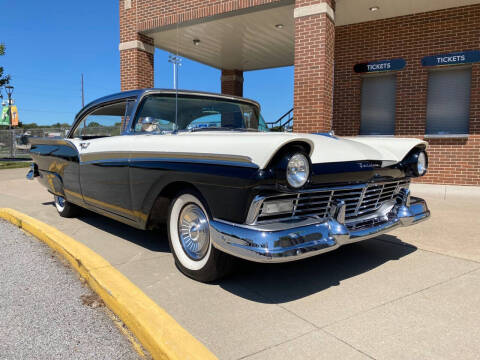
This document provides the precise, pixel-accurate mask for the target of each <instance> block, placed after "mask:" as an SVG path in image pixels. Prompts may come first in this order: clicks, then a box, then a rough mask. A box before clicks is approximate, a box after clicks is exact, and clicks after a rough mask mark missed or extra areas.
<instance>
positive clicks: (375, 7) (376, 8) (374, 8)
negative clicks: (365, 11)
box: [369, 6, 380, 11]
mask: <svg viewBox="0 0 480 360" xmlns="http://www.w3.org/2000/svg"><path fill="white" fill-rule="evenodd" d="M369 10H370V11H378V10H380V8H379V7H378V6H372V7H371V8H370V9H369Z"/></svg>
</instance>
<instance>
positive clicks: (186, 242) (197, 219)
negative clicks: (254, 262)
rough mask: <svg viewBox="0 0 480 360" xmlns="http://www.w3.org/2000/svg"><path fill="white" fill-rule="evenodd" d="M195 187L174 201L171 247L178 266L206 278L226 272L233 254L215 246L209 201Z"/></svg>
mask: <svg viewBox="0 0 480 360" xmlns="http://www.w3.org/2000/svg"><path fill="white" fill-rule="evenodd" d="M200 198H201V197H200V195H199V194H196V193H195V192H194V191H184V192H182V193H180V194H178V195H177V196H176V197H175V198H174V199H173V200H172V202H171V204H170V209H169V216H168V221H167V228H168V239H169V244H170V249H171V251H172V254H173V256H174V259H175V263H176V265H177V267H178V268H179V269H180V271H182V272H183V273H184V274H185V275H187V276H189V277H191V278H193V279H195V280H198V281H202V282H209V281H214V280H217V279H219V278H221V277H222V276H224V275H225V274H226V273H227V272H229V270H230V269H231V267H232V262H233V258H231V257H230V256H229V255H227V254H225V253H222V252H221V251H219V250H217V249H216V248H214V247H213V246H212V242H211V241H210V223H209V221H210V218H209V215H208V211H207V209H206V205H204V203H203V202H202V201H201V200H200Z"/></svg>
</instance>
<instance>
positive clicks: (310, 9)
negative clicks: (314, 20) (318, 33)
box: [293, 2, 335, 22]
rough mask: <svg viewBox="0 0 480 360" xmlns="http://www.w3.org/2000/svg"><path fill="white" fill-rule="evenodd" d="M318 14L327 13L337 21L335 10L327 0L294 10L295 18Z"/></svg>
mask: <svg viewBox="0 0 480 360" xmlns="http://www.w3.org/2000/svg"><path fill="white" fill-rule="evenodd" d="M316 14H327V16H328V17H329V18H330V19H331V20H332V21H333V22H335V12H334V11H333V9H332V8H331V7H330V5H328V4H327V3H326V2H323V3H320V4H313V5H308V6H302V7H298V8H296V9H295V10H294V11H293V17H294V18H295V19H296V18H299V17H304V16H309V15H316Z"/></svg>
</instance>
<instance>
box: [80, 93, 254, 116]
mask: <svg viewBox="0 0 480 360" xmlns="http://www.w3.org/2000/svg"><path fill="white" fill-rule="evenodd" d="M147 93H148V94H175V93H178V94H179V95H196V96H205V97H215V98H219V99H225V100H234V101H239V102H246V103H250V104H252V105H254V106H256V107H257V108H258V109H260V104H259V103H258V102H256V101H255V100H251V99H247V98H243V97H240V96H233V95H227V94H218V93H212V92H205V91H193V90H174V89H157V88H146V89H138V90H129V91H122V92H119V93H115V94H111V95H107V96H103V97H101V98H98V99H96V100H93V101H92V102H90V103H88V104H87V105H85V106H84V107H83V108H82V109H81V110H80V111H79V112H78V113H77V115H76V116H75V119H78V118H79V117H81V116H83V114H84V113H85V112H87V111H89V110H90V109H92V108H94V107H97V106H98V105H101V104H104V103H109V102H115V101H118V100H122V99H138V98H140V97H142V96H143V95H144V94H147Z"/></svg>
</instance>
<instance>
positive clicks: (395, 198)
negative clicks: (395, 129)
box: [27, 89, 430, 282]
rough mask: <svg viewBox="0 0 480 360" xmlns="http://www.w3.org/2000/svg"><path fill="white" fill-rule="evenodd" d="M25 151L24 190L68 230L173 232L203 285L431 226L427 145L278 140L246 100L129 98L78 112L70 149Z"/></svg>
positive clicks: (177, 250) (196, 95) (142, 94)
mask: <svg viewBox="0 0 480 360" xmlns="http://www.w3.org/2000/svg"><path fill="white" fill-rule="evenodd" d="M30 142H31V155H32V158H33V163H32V168H31V170H30V172H29V174H28V175H27V177H29V178H31V179H33V178H37V179H38V180H39V181H40V182H41V183H42V184H43V185H44V186H45V187H46V188H47V189H48V191H49V192H50V193H51V194H53V197H54V202H55V206H56V209H57V210H58V213H59V214H60V216H63V217H72V216H75V215H77V214H78V212H79V209H81V208H86V209H89V210H91V211H94V212H97V213H99V214H102V215H105V216H108V217H110V218H113V219H116V220H118V221H121V222H123V223H125V224H128V225H131V226H134V227H136V228H139V229H153V228H162V224H165V225H166V229H167V233H168V240H169V244H170V248H171V251H172V254H173V256H174V259H175V263H176V265H177V267H178V268H179V269H180V270H181V271H182V272H183V273H184V274H186V275H187V276H190V277H192V278H194V279H196V280H199V281H206V282H207V281H213V280H215V279H218V278H220V277H221V276H224V275H225V274H227V273H228V272H229V271H230V270H231V269H232V264H233V263H234V261H233V260H234V257H239V258H243V259H247V260H251V261H256V262H266V263H276V262H285V261H293V260H298V259H303V258H306V257H309V256H313V255H318V254H321V253H325V252H327V251H331V250H334V249H337V248H338V247H339V246H342V245H345V244H349V243H353V242H356V241H360V240H364V239H368V238H370V237H373V236H377V235H379V234H382V233H385V232H387V231H390V230H392V229H394V228H397V227H399V226H408V225H412V224H416V223H418V222H419V221H421V220H425V219H427V218H428V217H429V216H430V212H429V210H428V207H427V204H426V203H425V201H424V200H422V199H420V198H415V197H412V196H411V195H410V191H409V184H410V179H412V178H415V177H419V176H422V175H424V174H425V173H426V171H427V166H428V158H427V154H426V147H427V144H426V143H425V142H424V141H422V140H418V139H413V138H408V139H402V138H392V137H383V138H382V137H361V136H360V137H354V138H340V137H337V136H335V135H334V134H333V133H321V134H301V133H287V132H285V133H282V132H269V131H268V128H267V126H266V125H265V122H264V120H263V118H262V116H261V114H260V106H259V104H258V103H257V102H255V101H252V100H248V99H245V98H239V97H233V96H227V95H219V94H211V93H201V92H190V91H172V90H161V89H142V90H135V91H128V92H122V93H119V94H115V95H111V96H107V97H103V98H100V99H98V100H96V101H93V102H92V103H90V104H88V105H87V106H85V107H84V108H83V109H81V111H80V112H79V113H78V114H77V116H76V117H75V121H74V123H73V126H72V128H71V129H70V131H69V132H68V134H67V135H66V137H65V138H57V139H45V138H31V139H30ZM163 228H164V229H165V226H163ZM159 240H160V239H159Z"/></svg>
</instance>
